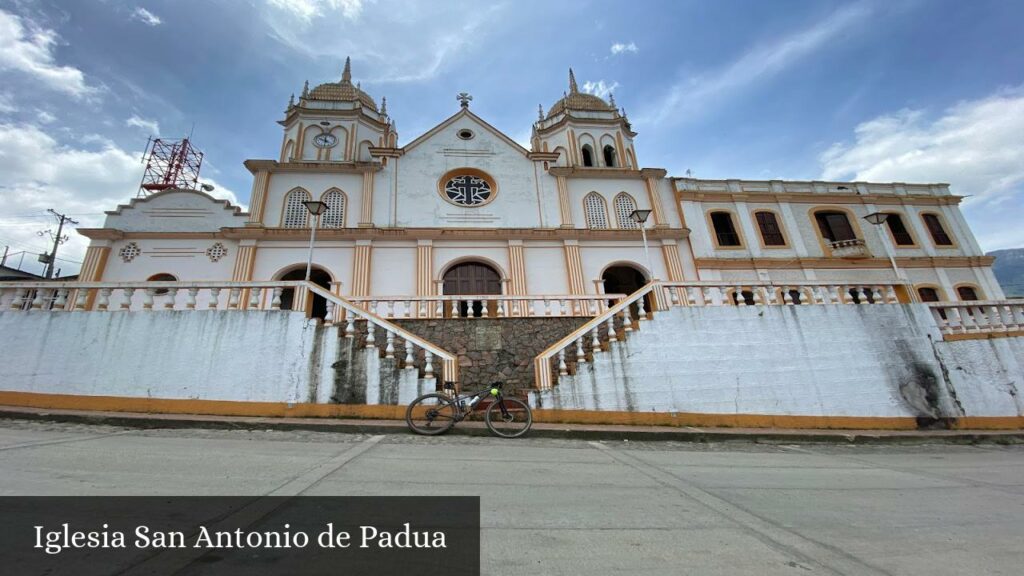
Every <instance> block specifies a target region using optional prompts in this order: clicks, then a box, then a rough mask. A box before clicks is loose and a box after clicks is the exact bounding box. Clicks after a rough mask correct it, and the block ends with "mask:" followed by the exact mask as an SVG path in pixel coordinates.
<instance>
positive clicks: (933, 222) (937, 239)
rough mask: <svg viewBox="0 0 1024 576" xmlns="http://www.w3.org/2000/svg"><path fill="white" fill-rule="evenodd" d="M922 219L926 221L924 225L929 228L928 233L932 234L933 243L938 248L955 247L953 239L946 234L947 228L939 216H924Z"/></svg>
mask: <svg viewBox="0 0 1024 576" xmlns="http://www.w3.org/2000/svg"><path fill="white" fill-rule="evenodd" d="M921 219H922V220H924V225H925V226H926V227H927V228H928V233H929V234H931V236H932V242H934V243H935V245H936V246H952V245H953V239H952V238H950V237H949V234H947V233H946V228H945V227H944V226H943V225H942V220H941V219H940V218H939V215H938V214H922V215H921Z"/></svg>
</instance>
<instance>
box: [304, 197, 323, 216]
mask: <svg viewBox="0 0 1024 576" xmlns="http://www.w3.org/2000/svg"><path fill="white" fill-rule="evenodd" d="M302 203H303V204H304V205H305V206H306V210H309V213H310V214H312V215H313V216H319V215H321V214H323V213H324V212H327V203H326V202H321V201H319V200H305V201H303V202H302Z"/></svg>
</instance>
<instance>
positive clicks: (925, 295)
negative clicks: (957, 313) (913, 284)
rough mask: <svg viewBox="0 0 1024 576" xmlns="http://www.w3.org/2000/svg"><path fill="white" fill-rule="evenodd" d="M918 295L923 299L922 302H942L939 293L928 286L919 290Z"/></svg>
mask: <svg viewBox="0 0 1024 576" xmlns="http://www.w3.org/2000/svg"><path fill="white" fill-rule="evenodd" d="M917 295H918V296H919V297H920V298H921V302H938V301H939V300H940V298H939V291H938V290H936V289H935V288H930V287H927V286H923V287H921V288H918V289H917Z"/></svg>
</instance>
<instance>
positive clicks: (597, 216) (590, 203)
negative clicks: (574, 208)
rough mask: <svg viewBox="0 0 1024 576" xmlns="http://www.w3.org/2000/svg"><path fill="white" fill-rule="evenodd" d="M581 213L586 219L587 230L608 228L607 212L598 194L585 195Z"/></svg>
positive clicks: (602, 199)
mask: <svg viewBox="0 0 1024 576" xmlns="http://www.w3.org/2000/svg"><path fill="white" fill-rule="evenodd" d="M583 211H584V213H585V214H586V217H587V228H608V210H607V208H605V205H604V198H602V197H601V195H600V194H598V193H597V192H591V193H590V194H587V197H586V198H584V199H583Z"/></svg>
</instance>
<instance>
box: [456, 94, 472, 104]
mask: <svg viewBox="0 0 1024 576" xmlns="http://www.w3.org/2000/svg"><path fill="white" fill-rule="evenodd" d="M455 99H456V100H458V101H459V104H460V105H461V106H462V107H463V108H469V102H470V101H471V100H472V99H473V97H472V96H470V95H469V92H459V95H458V96H456V97H455Z"/></svg>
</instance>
